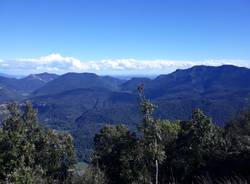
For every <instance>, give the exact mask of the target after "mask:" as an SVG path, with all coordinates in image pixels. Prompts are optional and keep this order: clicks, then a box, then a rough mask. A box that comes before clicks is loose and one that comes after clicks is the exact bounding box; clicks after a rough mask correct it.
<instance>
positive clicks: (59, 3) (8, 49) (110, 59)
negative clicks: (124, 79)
mask: <svg viewBox="0 0 250 184" xmlns="http://www.w3.org/2000/svg"><path fill="white" fill-rule="evenodd" d="M201 64H205V65H216V66H217V65H221V64H234V65H238V66H245V67H250V0H0V72H1V73H8V74H18V75H25V74H29V73H40V72H50V73H59V74H62V73H66V72H95V73H98V74H116V75H117V74H121V75H127V74H160V73H169V72H171V71H174V70H175V69H177V68H188V67H191V66H193V65H201Z"/></svg>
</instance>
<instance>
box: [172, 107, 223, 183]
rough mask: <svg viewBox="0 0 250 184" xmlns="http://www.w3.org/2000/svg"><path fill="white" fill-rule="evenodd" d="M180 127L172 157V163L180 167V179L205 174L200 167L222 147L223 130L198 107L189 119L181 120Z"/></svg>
mask: <svg viewBox="0 0 250 184" xmlns="http://www.w3.org/2000/svg"><path fill="white" fill-rule="evenodd" d="M181 129H182V130H181V132H180V134H179V138H178V140H177V144H176V148H175V150H176V153H175V154H176V156H175V159H174V165H176V166H177V168H180V169H181V170H180V171H177V172H178V174H179V175H180V176H181V175H182V176H183V177H182V179H185V178H186V179H187V178H190V179H192V177H193V176H197V175H203V174H206V173H203V169H202V168H205V167H206V165H207V163H208V161H209V159H210V158H212V157H213V155H215V154H217V152H218V151H220V150H221V148H223V147H224V139H223V130H222V129H221V128H220V127H218V126H216V125H214V124H213V123H212V120H211V119H210V118H208V117H207V116H206V115H205V114H204V113H203V112H202V111H201V110H200V109H197V110H195V111H194V112H193V115H192V119H191V120H190V121H183V122H181ZM177 170H178V169H177ZM205 172H206V171H205Z"/></svg>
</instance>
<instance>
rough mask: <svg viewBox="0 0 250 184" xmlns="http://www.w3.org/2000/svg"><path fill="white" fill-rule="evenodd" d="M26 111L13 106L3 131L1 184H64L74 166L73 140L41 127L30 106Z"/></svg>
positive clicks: (15, 105) (0, 158)
mask: <svg viewBox="0 0 250 184" xmlns="http://www.w3.org/2000/svg"><path fill="white" fill-rule="evenodd" d="M24 109H25V110H24V112H21V110H20V108H19V106H18V105H17V104H15V103H14V104H10V105H9V106H8V110H9V116H8V118H7V119H6V120H4V122H3V126H2V128H0V181H2V182H5V183H6V182H10V183H25V184H26V183H27V184H31V183H37V182H39V183H43V181H44V182H45V181H46V182H49V181H51V180H53V183H56V182H58V183H63V182H64V181H66V179H67V177H68V174H69V169H70V168H72V167H73V164H74V163H75V154H74V147H73V140H72V137H71V136H70V135H69V134H67V133H59V132H56V131H52V130H48V129H45V128H43V127H41V126H40V125H39V123H38V120H37V111H36V110H34V109H33V107H32V104H31V103H29V102H26V103H25V107H24Z"/></svg>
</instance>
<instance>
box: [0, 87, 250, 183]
mask: <svg viewBox="0 0 250 184" xmlns="http://www.w3.org/2000/svg"><path fill="white" fill-rule="evenodd" d="M138 89H139V92H140V93H139V94H140V99H141V102H140V107H141V112H142V114H143V115H144V116H143V117H144V118H143V121H142V122H140V123H139V124H138V128H137V130H129V128H128V127H127V126H126V125H122V124H121V125H109V126H105V127H103V128H102V129H101V130H100V132H99V133H98V134H96V135H95V138H94V151H93V154H92V156H91V160H90V162H89V163H88V166H87V168H85V169H84V171H83V172H79V170H77V169H76V165H75V164H76V163H77V158H76V154H75V148H74V146H73V145H74V144H73V138H72V137H71V135H70V134H69V133H67V132H59V131H55V130H52V129H47V128H45V127H43V126H42V125H40V124H39V122H38V119H37V111H36V110H34V109H33V107H32V105H31V103H29V102H26V105H25V108H22V109H20V108H19V106H18V105H17V104H10V105H8V111H9V115H8V116H7V117H6V118H5V120H4V121H3V123H2V125H1V128H0V183H13V184H33V183H44V184H47V183H48V184H52V183H53V184H54V183H55V184H56V183H58V184H61V183H62V184H118V183H119V184H136V183H138V184H139V183H140V184H143V183H144V184H151V183H152V184H153V183H154V184H166V183H169V184H172V183H180V184H181V183H184V184H185V183H218V184H219V183H248V182H250V178H249V169H250V113H247V112H246V113H242V115H241V116H239V117H238V118H236V119H235V120H233V121H232V122H231V123H229V124H228V125H227V126H225V127H220V126H217V125H215V124H214V123H213V122H212V119H211V118H209V117H207V116H206V115H205V114H204V113H203V112H202V111H201V110H200V109H196V110H194V111H193V114H192V116H191V118H190V120H185V121H169V120H164V119H155V118H153V113H154V110H155V109H156V108H157V107H156V106H155V105H154V104H152V103H151V102H150V101H149V100H148V99H146V98H145V97H144V93H143V86H141V87H139V88H138Z"/></svg>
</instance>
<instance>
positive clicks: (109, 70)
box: [0, 53, 249, 74]
mask: <svg viewBox="0 0 250 184" xmlns="http://www.w3.org/2000/svg"><path fill="white" fill-rule="evenodd" d="M248 63H249V62H248V61H244V60H228V59H223V60H204V61H188V60H187V61H174V60H160V59H156V60H136V59H103V60H100V61H81V60H79V59H76V58H74V57H64V56H62V55H60V54H58V53H53V54H50V55H47V56H43V57H39V58H21V59H12V60H1V59H0V71H1V72H4V73H9V74H30V73H41V72H51V73H58V74H62V73H66V72H94V73H98V74H160V73H169V72H172V71H174V70H176V69H185V68H189V67H192V66H194V65H209V66H219V65H223V64H233V65H237V66H245V67H249V64H248Z"/></svg>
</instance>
